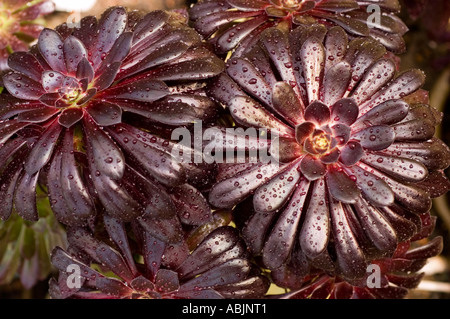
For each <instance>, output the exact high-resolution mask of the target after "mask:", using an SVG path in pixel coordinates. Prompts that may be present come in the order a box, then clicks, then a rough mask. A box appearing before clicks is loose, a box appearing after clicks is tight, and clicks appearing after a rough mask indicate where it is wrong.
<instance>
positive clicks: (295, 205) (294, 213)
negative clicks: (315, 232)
mask: <svg viewBox="0 0 450 319" xmlns="http://www.w3.org/2000/svg"><path fill="white" fill-rule="evenodd" d="M309 186H310V182H309V181H308V180H303V181H301V182H300V183H299V185H298V187H297V188H296V190H295V192H294V194H293V195H292V197H291V199H290V201H289V203H288V204H287V208H286V209H284V210H283V211H282V213H281V215H280V217H279V218H278V220H277V223H276V224H275V226H274V227H273V231H272V232H271V233H270V235H269V237H268V238H267V241H266V243H265V244H264V250H263V261H264V264H265V265H266V266H267V267H268V268H269V269H277V268H279V267H281V266H282V265H283V264H284V263H285V262H286V260H287V258H288V257H289V255H290V253H291V250H292V249H293V245H294V243H295V238H296V236H295V235H296V233H297V228H298V225H299V222H300V217H301V216H302V211H303V205H304V204H305V201H306V197H307V194H308V190H309Z"/></svg>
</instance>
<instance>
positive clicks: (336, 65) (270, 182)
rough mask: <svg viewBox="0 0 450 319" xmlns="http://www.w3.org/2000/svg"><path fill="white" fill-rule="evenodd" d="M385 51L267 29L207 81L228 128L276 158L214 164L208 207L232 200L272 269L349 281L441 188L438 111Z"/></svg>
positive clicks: (393, 243) (309, 32)
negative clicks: (254, 137)
mask: <svg viewBox="0 0 450 319" xmlns="http://www.w3.org/2000/svg"><path fill="white" fill-rule="evenodd" d="M385 54H386V49H385V48H384V47H383V46H382V45H381V44H380V43H378V42H377V41H375V40H373V39H370V38H363V39H354V40H351V41H349V39H348V36H347V34H346V32H345V31H344V30H343V29H342V28H341V27H333V28H331V29H327V28H326V27H325V26H323V25H312V26H309V27H304V26H299V27H297V28H296V29H294V30H293V31H289V30H286V29H283V28H276V27H273V28H269V29H267V30H265V31H264V32H263V33H262V34H261V37H260V40H259V42H258V45H256V46H254V47H253V48H252V49H251V50H250V51H249V52H248V53H247V54H245V55H243V56H241V57H232V58H231V59H230V60H228V61H227V72H226V74H223V75H222V76H221V77H219V78H217V79H215V80H214V81H213V82H212V83H211V85H210V86H209V93H210V95H211V96H212V97H214V98H215V99H216V100H217V101H220V102H221V103H223V104H224V105H225V106H226V107H227V108H228V109H229V111H230V114H231V116H232V117H233V119H234V120H235V122H236V123H237V125H239V126H241V127H243V128H256V129H265V130H267V131H268V132H269V136H268V140H269V142H267V143H262V144H261V146H259V147H261V148H268V151H269V152H275V153H276V154H275V155H276V156H275V157H276V158H278V159H279V161H271V162H258V161H257V162H250V161H249V162H247V163H237V164H234V163H228V164H224V165H221V170H220V171H219V175H218V180H217V183H216V184H215V185H214V186H213V187H212V189H211V192H210V193H209V200H210V203H211V204H212V205H213V206H215V207H219V208H231V207H234V206H235V205H238V204H239V205H238V208H237V209H236V214H241V213H242V214H246V216H247V220H246V221H245V223H244V225H243V226H242V227H243V230H242V231H243V236H244V237H245V238H246V241H247V244H248V246H249V247H250V249H251V250H252V251H253V252H254V254H257V255H261V256H262V260H263V263H264V265H265V266H266V267H268V268H269V269H271V270H273V271H274V270H277V269H278V268H280V267H285V266H286V264H287V263H288V262H291V261H292V262H293V263H294V264H295V265H296V267H297V269H298V270H302V271H304V274H307V273H308V272H309V269H310V268H311V267H315V268H318V269H322V270H324V271H328V272H331V273H335V274H337V275H339V276H340V277H341V278H345V279H346V280H358V278H360V277H361V276H364V275H365V273H366V269H367V265H368V264H369V263H370V261H371V260H373V259H374V258H380V257H388V256H390V255H391V254H392V253H393V252H394V251H395V249H396V247H397V244H398V243H399V242H403V241H405V240H408V239H409V238H411V237H412V236H414V234H415V233H416V232H417V231H418V228H417V227H416V226H415V225H414V223H413V222H412V220H414V218H416V216H417V215H419V216H420V215H428V214H429V209H430V207H431V198H432V197H435V196H439V195H441V194H443V193H445V192H446V191H447V190H448V189H449V182H448V180H447V178H446V176H445V175H444V173H443V169H445V168H446V167H447V166H448V165H449V163H450V152H449V149H448V147H447V146H446V145H445V144H444V143H443V142H442V141H440V140H439V139H437V138H435V137H433V135H434V131H435V126H436V125H438V124H439V123H440V121H441V117H442V115H441V114H440V113H439V112H437V111H436V110H435V109H434V108H433V107H431V106H429V105H428V104H427V99H426V97H425V95H424V92H423V91H420V90H419V89H420V88H421V86H422V85H423V82H424V74H423V72H421V71H419V70H414V69H413V70H407V71H404V72H400V73H399V72H398V71H397V68H396V65H395V63H394V62H393V61H391V60H389V59H386V58H384V56H385ZM271 139H272V140H274V139H276V140H277V141H278V142H279V146H278V147H275V148H273V147H271V145H270V140H271ZM211 143H215V142H214V141H212V142H211ZM217 147H218V148H219V149H220V147H222V146H221V145H217ZM223 150H224V151H233V150H232V149H228V148H227V146H225V147H224V148H223ZM431 185H432V186H431ZM243 201H246V204H242V205H240V203H242V202H243ZM248 203H249V204H248ZM247 204H248V205H247ZM252 212H253V213H252Z"/></svg>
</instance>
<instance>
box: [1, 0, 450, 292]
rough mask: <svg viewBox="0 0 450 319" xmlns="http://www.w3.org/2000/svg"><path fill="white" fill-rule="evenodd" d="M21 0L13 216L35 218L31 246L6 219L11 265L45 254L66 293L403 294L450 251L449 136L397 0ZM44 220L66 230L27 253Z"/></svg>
mask: <svg viewBox="0 0 450 319" xmlns="http://www.w3.org/2000/svg"><path fill="white" fill-rule="evenodd" d="M24 4H25V1H16V2H14V3H13V2H12V1H3V2H2V4H0V35H1V39H0V50H5V49H6V50H7V54H4V60H1V59H0V65H1V66H2V67H3V65H4V69H5V70H7V71H6V72H4V75H3V76H2V85H3V86H4V91H3V92H2V93H1V94H0V218H1V219H2V220H5V221H6V222H4V223H5V225H6V223H8V225H16V224H17V223H18V222H16V221H17V220H19V221H21V222H23V223H24V225H25V226H26V227H22V226H21V227H22V229H23V234H22V233H20V235H18V236H16V237H14V238H19V245H18V246H17V247H19V248H17V249H16V248H14V247H13V246H11V244H10V243H11V240H10V239H8V238H7V239H4V238H6V237H4V238H3V237H1V236H0V240H2V242H4V243H8V245H10V246H9V248H8V249H9V250H11V251H14V253H9V254H6V253H5V256H13V257H14V258H12V257H8V258H9V266H8V267H4V266H2V267H0V280H3V279H4V278H3V277H8V278H13V277H14V273H15V272H16V271H17V270H16V269H19V268H20V273H21V275H23V276H27V272H26V270H27V269H28V268H30V269H31V268H33V267H32V265H37V266H35V267H34V268H33V269H34V272H33V273H36V274H39V276H38V277H39V280H41V279H42V277H43V276H44V275H47V274H48V269H49V263H50V260H51V264H52V265H53V267H54V268H55V269H56V270H57V271H58V273H57V274H55V275H54V276H52V279H51V280H50V282H49V288H50V289H49V292H50V296H51V298H55V299H56V298H75V299H80V298H81V299H116V298H118V299H141V298H150V299H210V298H213V299H216V298H225V299H245V298H252V299H256V298H271V299H299V298H300V299H305V298H332V299H349V298H404V297H405V296H407V294H408V292H409V289H413V288H415V287H417V285H418V284H419V282H420V281H421V279H422V277H423V273H421V272H420V269H421V268H422V267H423V265H424V264H425V263H426V261H427V259H428V258H430V257H433V256H436V255H438V254H439V253H440V252H441V250H442V246H443V240H442V238H441V237H434V238H433V237H432V233H433V230H434V226H435V223H436V219H435V217H433V216H432V214H431V213H430V209H431V207H432V199H433V198H435V197H438V196H441V195H443V194H445V193H446V192H447V191H448V190H449V188H450V183H449V181H448V179H447V177H446V175H445V173H444V170H445V169H446V168H447V167H448V166H449V165H450V150H449V148H448V147H447V145H445V143H444V142H442V141H441V140H440V139H439V138H437V137H435V129H436V127H437V126H439V125H440V124H441V121H442V114H441V113H440V112H438V111H437V110H436V109H435V108H433V106H430V105H429V99H428V93H427V91H425V90H424V89H423V85H424V82H425V74H424V73H423V72H422V71H420V70H418V69H409V70H404V71H401V70H400V67H399V59H400V58H399V57H397V56H395V54H399V53H402V52H404V51H405V43H404V40H403V35H404V33H405V32H406V31H407V27H406V25H405V24H404V23H403V22H402V21H401V20H400V19H399V18H398V16H397V14H398V13H399V10H400V6H399V4H398V1H396V0H392V1H388V0H370V1H369V0H368V1H359V0H316V1H292V0H270V1H269V0H267V1H266V0H255V1H248V0H203V1H199V2H198V3H196V4H194V5H192V6H191V7H190V8H189V9H188V10H185V11H151V12H148V13H146V12H142V11H132V10H128V9H126V8H124V7H111V8H109V9H107V10H106V11H105V12H104V13H103V14H102V15H101V17H99V18H96V17H93V16H86V17H84V18H83V19H81V21H80V23H79V24H77V25H74V24H70V25H69V24H66V23H64V24H61V25H59V26H57V27H56V28H55V29H49V28H45V29H44V28H43V27H39V26H37V25H35V24H34V23H31V22H30V23H21V22H20V21H25V20H26V21H34V20H35V19H37V18H38V17H40V16H42V15H44V14H47V13H49V12H50V11H51V10H53V6H52V5H51V4H50V2H49V1H32V2H31V5H29V6H26V7H24V6H23V5H24ZM4 12H6V13H4ZM373 12H374V14H375V16H372V13H373ZM377 13H378V18H379V21H378V22H377V23H371V21H372V20H371V19H372V18H373V17H375V18H376V17H377V16H376V14H377ZM375 20H377V19H375ZM31 31H33V32H31ZM22 34H28V35H31V36H34V37H35V38H36V39H37V41H36V43H35V44H34V45H32V46H31V47H30V48H28V47H27V46H25V45H23V44H22V43H21V42H20V41H19V39H22V38H23V37H22V36H21V35H22ZM15 45H17V46H16V47H15ZM2 52H3V51H2ZM5 52H6V51H5ZM2 61H3V62H2ZM6 62H7V65H6ZM203 124H205V126H204V128H205V129H206V128H208V129H209V128H211V129H213V130H214V132H215V134H216V133H217V135H214V134H213V135H212V136H211V135H208V136H207V138H205V139H204V137H205V136H206V135H207V134H206V130H205V131H203V132H202V136H201V137H199V136H197V135H196V134H195V133H196V132H198V129H197V127H198V126H196V125H203ZM177 129H182V130H183V131H185V132H189V133H191V132H194V140H190V141H189V142H188V143H181V141H179V140H177V137H178V135H177V133H176V132H180V131H177ZM229 130H234V131H233V132H234V133H233V134H235V135H233V136H231V139H229V138H230V136H228V135H226V134H225V132H227V134H228V132H229ZM209 132H211V131H209ZM255 132H256V133H255ZM203 133H204V134H203ZM251 133H255V134H256V135H254V136H251ZM189 137H190V134H189ZM209 137H211V139H209ZM200 139H201V140H200ZM199 143H200V148H199V147H198V145H199ZM202 147H203V148H202ZM225 154H226V155H227V156H226V160H224V161H218V160H217V159H219V158H221V159H222V160H223V159H224V158H223V155H225ZM255 154H256V156H255ZM264 154H267V155H268V157H263V156H262V155H264ZM206 155H208V156H206ZM199 158H200V160H198V159H199ZM211 159H212V160H211ZM43 203H47V205H46V207H45V208H43V206H45V205H44V204H43ZM13 214H14V216H12V215H13ZM49 216H50V217H49ZM43 218H46V219H49V220H51V221H52V223H56V221H57V223H58V226H57V227H58V229H59V230H61V229H62V230H63V231H62V233H63V235H62V236H61V238H62V237H65V235H67V242H66V241H65V238H63V239H64V240H54V241H53V242H54V243H57V247H55V248H53V247H45V249H40V248H39V247H38V246H36V249H35V250H30V251H29V253H27V254H25V253H26V252H27V251H28V250H27V248H26V247H27V246H25V245H23V243H25V242H28V243H29V242H32V238H34V237H33V236H36V238H38V237H39V240H40V241H39V243H40V242H44V241H45V240H44V239H42V238H41V237H40V234H39V231H40V230H42V229H44V228H42V227H39V225H40V224H39V222H41V224H42V223H43V221H42V220H43ZM23 220H24V221H23ZM21 225H22V224H21ZM29 225H34V226H33V227H29V228H27V227H28V226H29ZM36 225H37V226H36ZM55 227H56V226H55ZM7 228H8V229H7V230H5V231H3V233H5V234H14V232H13V230H14V227H12V226H11V227H10V226H7ZM16 228H18V227H16ZM5 229H6V228H5ZM45 229H46V228H45ZM21 232H22V231H21ZM3 233H2V234H3ZM58 233H61V231H58ZM30 234H31V235H30ZM5 236H6V235H5ZM2 238H3V239H2ZM36 245H38V244H36ZM30 247H31V246H30ZM9 250H8V251H9ZM42 251H44V252H47V253H46V254H48V252H49V251H52V252H51V254H50V255H51V256H48V258H49V259H48V261H47V263H46V264H45V267H41V268H43V269H40V268H39V267H40V266H39V263H38V262H36V260H37V259H35V258H34V256H35V255H37V254H39V253H40V252H42ZM2 253H3V252H2ZM20 253H22V254H23V255H24V256H25V255H26V256H27V258H28V259H27V260H31V259H32V261H27V263H24V265H25V266H21V267H19V266H17V265H19V261H18V260H19V256H20ZM33 253H34V254H33ZM41 255H42V253H41ZM41 255H39V258H41V257H42V256H41ZM5 258H6V257H5ZM33 258H34V259H33ZM36 258H37V257H36ZM7 261H8V260H7ZM2 263H3V262H2ZM27 265H28V266H27ZM30 265H31V266H30ZM26 267H28V268H26ZM368 269H375V270H378V272H377V273H378V275H379V276H378V277H377V278H375V279H376V280H375V283H376V285H375V286H373V285H371V284H370V283H371V281H370V280H372V279H373V278H372V276H371V274H370V272H369V273H368ZM44 270H45V271H44ZM74 270H75V271H76V270H78V271H79V274H80V276H79V277H77V278H76V280H73V279H74V278H73V276H72V272H73V271H74ZM6 275H7V276H6ZM32 277H33V276H32V275H28V277H26V278H24V279H23V280H22V281H23V282H25V283H27V285H29V286H32V285H33V284H35V283H36V281H37V280H38V277H36V278H34V277H33V278H32ZM270 285H274V286H278V287H281V288H283V289H285V290H286V292H285V293H283V294H279V295H274V294H273V293H272V292H271V290H270Z"/></svg>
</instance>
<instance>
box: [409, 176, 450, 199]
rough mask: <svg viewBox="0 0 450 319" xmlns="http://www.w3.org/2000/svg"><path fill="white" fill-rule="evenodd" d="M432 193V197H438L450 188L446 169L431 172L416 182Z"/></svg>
mask: <svg viewBox="0 0 450 319" xmlns="http://www.w3.org/2000/svg"><path fill="white" fill-rule="evenodd" d="M416 185H417V186H419V187H420V188H422V189H423V190H426V191H427V192H429V193H430V196H431V198H437V197H440V196H442V195H444V194H445V193H447V192H448V191H449V190H450V181H449V180H448V178H447V176H446V174H445V172H444V171H433V172H430V173H429V174H428V176H427V178H425V179H424V180H423V181H421V182H419V183H417V184H416Z"/></svg>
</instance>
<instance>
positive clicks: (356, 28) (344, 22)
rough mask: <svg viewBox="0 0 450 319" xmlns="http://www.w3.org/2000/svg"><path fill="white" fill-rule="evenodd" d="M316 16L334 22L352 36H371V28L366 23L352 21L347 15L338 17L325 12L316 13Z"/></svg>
mask: <svg viewBox="0 0 450 319" xmlns="http://www.w3.org/2000/svg"><path fill="white" fill-rule="evenodd" d="M314 16H315V17H319V18H323V19H326V20H329V21H332V22H334V23H335V24H336V25H338V26H340V27H342V28H343V29H344V30H345V31H347V32H348V33H350V34H352V35H356V36H362V37H364V36H368V35H369V27H368V26H367V23H366V22H364V23H363V22H361V21H358V20H355V19H352V18H350V17H348V16H347V15H336V14H333V13H328V12H323V11H322V12H321V11H315V12H314Z"/></svg>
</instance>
